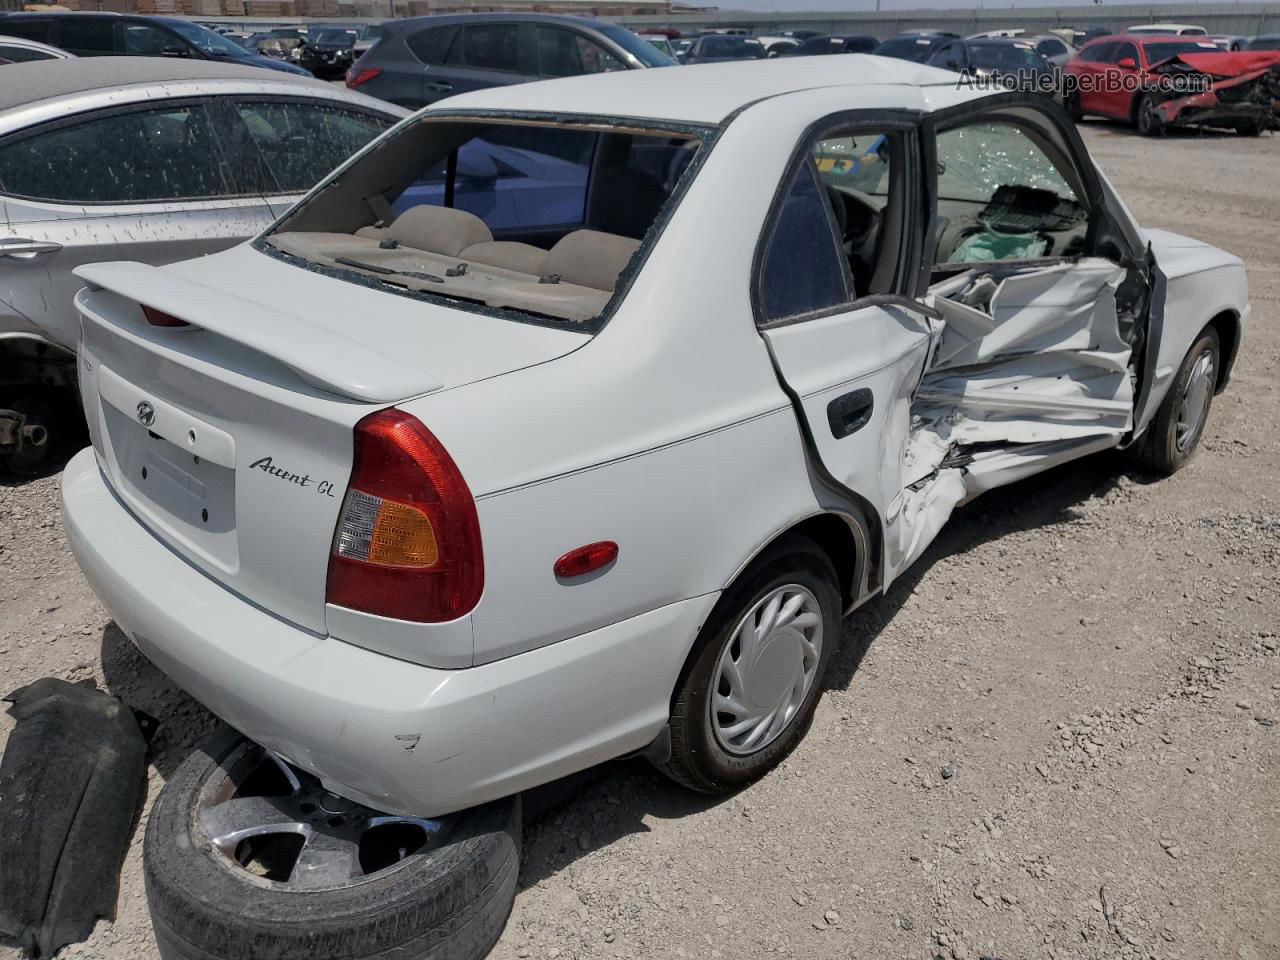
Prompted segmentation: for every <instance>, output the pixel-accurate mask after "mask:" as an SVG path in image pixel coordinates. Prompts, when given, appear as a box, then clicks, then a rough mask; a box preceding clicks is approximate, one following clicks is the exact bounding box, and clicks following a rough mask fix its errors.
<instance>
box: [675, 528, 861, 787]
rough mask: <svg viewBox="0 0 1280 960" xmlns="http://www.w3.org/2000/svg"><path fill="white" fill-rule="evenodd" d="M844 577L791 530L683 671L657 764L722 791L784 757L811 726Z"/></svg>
mask: <svg viewBox="0 0 1280 960" xmlns="http://www.w3.org/2000/svg"><path fill="white" fill-rule="evenodd" d="M838 582H839V581H838V580H837V578H836V572H835V570H834V568H833V567H832V566H831V561H830V559H828V557H827V555H826V553H824V552H823V551H822V550H821V549H820V548H819V547H818V546H817V544H815V543H813V541H811V540H808V539H806V538H804V537H800V536H788V537H785V538H783V539H782V540H780V541H779V542H778V543H777V544H776V545H775V546H773V547H771V548H770V549H769V550H768V551H767V552H766V553H765V554H764V555H762V556H761V557H760V558H758V559H757V560H756V561H755V562H754V563H752V565H751V566H750V567H748V568H747V570H746V571H745V572H744V573H743V574H742V575H741V576H740V577H739V578H738V580H737V581H736V582H735V583H734V584H733V586H731V587H730V588H729V589H728V590H727V591H725V593H724V595H723V596H722V597H721V598H720V601H719V603H717V604H716V607H715V609H714V610H713V611H712V613H711V616H710V617H709V618H708V619H707V622H706V624H704V625H703V628H702V631H701V632H700V633H699V635H698V639H697V641H696V643H695V644H694V649H693V652H692V653H691V654H690V658H689V661H688V663H686V665H685V669H684V671H683V673H682V674H681V677H680V682H679V685H678V686H677V688H676V692H675V696H674V697H673V699H672V704H671V719H670V721H669V729H670V733H671V758H670V760H668V761H666V762H665V763H660V764H658V765H657V766H658V769H659V770H661V771H662V772H663V773H665V774H667V776H669V777H671V778H672V779H673V780H675V781H676V782H677V783H680V784H682V785H683V786H686V787H688V788H690V789H692V790H697V791H699V792H701V793H711V794H722V793H730V792H732V791H734V790H737V789H739V788H740V787H743V786H746V785H747V784H748V783H751V782H752V781H754V780H757V779H759V778H760V777H762V776H764V774H765V773H767V772H768V771H769V770H772V769H773V768H774V767H775V766H777V765H778V764H779V763H781V762H782V760H783V759H784V758H785V757H786V756H787V755H788V754H789V753H790V752H791V751H792V750H793V749H794V748H795V746H796V744H798V743H799V742H800V740H801V738H802V737H803V736H804V734H805V732H806V731H807V730H808V729H809V724H810V723H811V722H812V720H813V712H814V709H815V708H816V706H817V702H818V697H819V696H820V695H821V693H822V681H823V677H824V676H825V674H826V672H827V666H828V664H830V662H831V657H832V655H833V653H834V652H835V649H836V647H837V646H838V645H839V640H840V621H841V618H842V612H843V611H842V603H841V598H840V589H839V586H838Z"/></svg>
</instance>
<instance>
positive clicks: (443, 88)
mask: <svg viewBox="0 0 1280 960" xmlns="http://www.w3.org/2000/svg"><path fill="white" fill-rule="evenodd" d="M427 89H428V90H434V91H436V93H448V92H449V91H450V90H452V89H453V84H452V83H450V82H449V81H447V80H428V81H427Z"/></svg>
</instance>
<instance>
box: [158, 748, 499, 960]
mask: <svg viewBox="0 0 1280 960" xmlns="http://www.w3.org/2000/svg"><path fill="white" fill-rule="evenodd" d="M519 843H520V801H519V798H518V797H512V798H509V799H506V800H500V801H497V802H494V803H490V804H486V805H484V806H482V807H476V808H474V809H472V810H466V811H463V812H461V813H456V814H451V815H449V816H446V817H439V818H435V819H430V820H428V819H420V818H415V817H400V816H389V815H385V814H381V813H378V812H376V811H374V810H370V809H369V808H367V807H363V806H361V805H360V804H358V803H354V802H352V801H349V800H345V799H343V798H342V797H339V796H336V795H334V794H332V793H329V792H328V791H326V790H325V789H324V788H323V787H322V786H321V785H320V783H319V781H318V780H316V779H315V778H314V777H312V776H310V775H309V774H306V773H303V772H301V771H298V770H295V769H294V768H293V767H291V766H289V765H287V764H286V763H284V762H283V761H282V760H280V759H279V758H278V757H275V756H274V755H273V754H271V753H269V752H267V751H266V750H264V749H263V748H262V747H259V746H257V745H256V744H253V743H251V742H249V741H248V740H245V739H243V738H241V737H239V736H235V735H230V734H222V735H218V736H215V737H214V738H213V739H212V740H211V742H210V743H209V744H208V745H207V746H205V747H203V748H200V749H197V750H196V751H195V752H194V753H193V754H192V755H191V756H190V757H188V758H187V759H186V761H184V762H183V764H182V765H181V766H180V767H179V768H178V770H177V771H176V772H175V773H174V775H173V776H172V777H171V778H170V779H169V782H168V783H166V784H165V787H164V789H163V790H162V791H161V792H160V795H159V797H158V798H157V799H156V802H155V806H154V807H153V809H152V812H151V816H150V818H149V820H148V822H147V832H146V841H145V845H144V850H143V854H144V858H143V859H144V866H145V873H146V883H147V900H148V902H149V905H150V908H151V919H152V924H153V926H154V928H155V934H156V942H157V943H158V945H159V947H160V955H161V957H163V958H164V960H375V958H376V960H410V958H413V960H479V958H481V957H483V956H485V954H487V953H488V951H489V949H490V948H491V947H492V946H493V944H494V942H495V941H496V940H497V939H498V936H499V934H500V933H501V932H502V928H503V925H504V924H505V923H506V919H507V915H508V914H509V913H510V911H511V904H512V900H513V899H514V896H515V886H516V874H517V868H518V865H519Z"/></svg>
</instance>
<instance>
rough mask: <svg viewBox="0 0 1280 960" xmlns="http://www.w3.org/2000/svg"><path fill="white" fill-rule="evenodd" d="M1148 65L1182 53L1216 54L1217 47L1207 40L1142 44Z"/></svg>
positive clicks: (1218, 49) (1218, 50)
mask: <svg viewBox="0 0 1280 960" xmlns="http://www.w3.org/2000/svg"><path fill="white" fill-rule="evenodd" d="M1143 47H1144V48H1146V51H1147V62H1148V63H1160V62H1161V61H1164V60H1168V59H1169V58H1170V57H1176V56H1180V55H1181V54H1184V53H1217V52H1220V49H1221V48H1219V46H1218V45H1217V44H1216V43H1213V42H1212V41H1209V40H1199V41H1196V40H1165V41H1162V42H1160V43H1144V44H1143Z"/></svg>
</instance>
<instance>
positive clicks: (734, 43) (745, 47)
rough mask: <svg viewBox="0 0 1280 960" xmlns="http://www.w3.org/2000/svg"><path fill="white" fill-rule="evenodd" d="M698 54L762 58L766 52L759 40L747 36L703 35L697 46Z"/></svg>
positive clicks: (751, 58) (749, 58) (704, 55)
mask: <svg viewBox="0 0 1280 960" xmlns="http://www.w3.org/2000/svg"><path fill="white" fill-rule="evenodd" d="M698 56H700V57H735V58H739V59H742V60H763V59H764V58H765V56H766V54H765V52H764V47H763V46H762V45H761V44H760V41H759V40H751V39H749V38H747V37H704V38H703V40H702V43H701V45H700V46H699V47H698Z"/></svg>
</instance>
